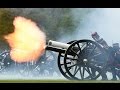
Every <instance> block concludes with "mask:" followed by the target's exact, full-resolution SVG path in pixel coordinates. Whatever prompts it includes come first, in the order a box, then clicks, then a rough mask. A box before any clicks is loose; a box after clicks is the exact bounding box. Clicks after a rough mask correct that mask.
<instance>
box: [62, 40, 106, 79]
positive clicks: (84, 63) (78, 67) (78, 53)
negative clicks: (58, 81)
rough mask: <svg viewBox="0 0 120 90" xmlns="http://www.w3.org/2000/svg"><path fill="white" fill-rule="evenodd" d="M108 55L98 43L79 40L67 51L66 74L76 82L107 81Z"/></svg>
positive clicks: (65, 60)
mask: <svg viewBox="0 0 120 90" xmlns="http://www.w3.org/2000/svg"><path fill="white" fill-rule="evenodd" d="M107 60H108V59H107V54H106V52H105V51H104V49H103V48H102V47H101V46H100V45H99V44H98V43H96V42H94V41H91V40H79V41H76V42H74V43H72V44H71V45H70V46H69V48H68V49H67V50H66V53H65V57H64V65H65V69H66V72H67V73H68V74H69V76H70V77H71V78H72V79H75V80H99V79H100V80H101V79H107V76H106V71H105V66H106V64H107Z"/></svg>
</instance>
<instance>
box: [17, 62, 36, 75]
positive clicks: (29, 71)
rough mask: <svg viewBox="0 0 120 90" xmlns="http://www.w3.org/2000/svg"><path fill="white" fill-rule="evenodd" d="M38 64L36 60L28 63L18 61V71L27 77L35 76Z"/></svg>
mask: <svg viewBox="0 0 120 90" xmlns="http://www.w3.org/2000/svg"><path fill="white" fill-rule="evenodd" d="M36 67H37V65H36V62H34V61H31V62H26V63H17V64H16V68H17V69H18V70H17V72H18V73H19V74H20V75H22V76H25V77H28V76H33V74H34V73H35V72H33V71H34V70H35V69H36Z"/></svg>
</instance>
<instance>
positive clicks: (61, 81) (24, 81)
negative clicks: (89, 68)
mask: <svg viewBox="0 0 120 90" xmlns="http://www.w3.org/2000/svg"><path fill="white" fill-rule="evenodd" d="M0 83H120V80H118V81H110V80H109V81H99V80H94V81H87V80H86V81H82V80H81V81H76V80H0Z"/></svg>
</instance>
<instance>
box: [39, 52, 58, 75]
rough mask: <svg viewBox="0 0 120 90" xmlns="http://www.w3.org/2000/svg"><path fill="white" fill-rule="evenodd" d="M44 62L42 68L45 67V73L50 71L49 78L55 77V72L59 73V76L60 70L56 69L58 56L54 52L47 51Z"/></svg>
mask: <svg viewBox="0 0 120 90" xmlns="http://www.w3.org/2000/svg"><path fill="white" fill-rule="evenodd" d="M43 62H44V64H43V65H42V66H44V67H41V68H44V69H43V70H44V72H45V71H48V72H49V76H53V74H54V72H57V74H59V73H58V70H57V69H56V68H57V62H56V54H55V53H54V52H53V51H49V50H48V51H45V55H44V58H43Z"/></svg>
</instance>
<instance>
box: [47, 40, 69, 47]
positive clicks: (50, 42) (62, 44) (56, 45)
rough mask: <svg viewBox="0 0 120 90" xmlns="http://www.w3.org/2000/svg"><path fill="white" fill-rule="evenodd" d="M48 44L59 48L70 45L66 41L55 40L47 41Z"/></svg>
mask: <svg viewBox="0 0 120 90" xmlns="http://www.w3.org/2000/svg"><path fill="white" fill-rule="evenodd" d="M48 46H52V47H56V48H61V49H67V48H68V47H69V46H70V45H69V44H66V43H61V42H57V41H52V40H49V41H48Z"/></svg>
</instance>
